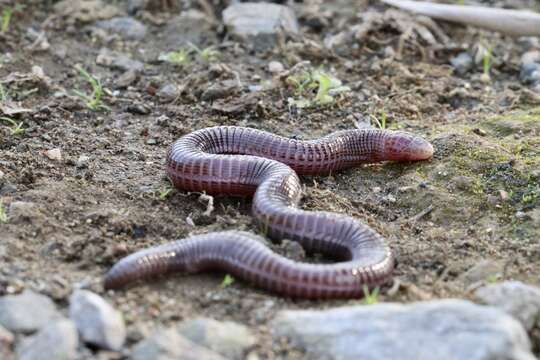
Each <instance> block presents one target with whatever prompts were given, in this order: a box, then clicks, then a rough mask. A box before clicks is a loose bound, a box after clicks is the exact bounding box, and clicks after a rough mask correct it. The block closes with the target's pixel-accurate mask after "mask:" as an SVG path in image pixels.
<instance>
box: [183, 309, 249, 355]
mask: <svg viewBox="0 0 540 360" xmlns="http://www.w3.org/2000/svg"><path fill="white" fill-rule="evenodd" d="M178 330H179V331H180V334H182V335H183V336H185V337H186V338H187V339H189V340H191V341H193V342H194V343H197V344H199V345H202V346H204V347H207V348H209V349H211V350H213V351H215V352H218V353H220V354H221V355H223V356H225V357H227V358H230V359H243V358H244V356H245V354H246V353H247V352H248V351H249V350H250V349H251V348H252V347H253V346H255V343H256V339H255V336H253V334H252V333H251V332H250V331H249V329H248V328H247V327H245V326H244V325H241V324H237V323H235V322H232V321H224V322H220V321H217V320H213V319H208V318H197V319H193V320H187V321H184V322H182V323H181V324H180V325H179V327H178Z"/></svg>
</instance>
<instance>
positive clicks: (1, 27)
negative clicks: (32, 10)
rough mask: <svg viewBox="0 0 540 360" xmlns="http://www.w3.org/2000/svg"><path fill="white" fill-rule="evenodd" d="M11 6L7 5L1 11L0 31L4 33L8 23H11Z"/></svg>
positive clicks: (7, 28)
mask: <svg viewBox="0 0 540 360" xmlns="http://www.w3.org/2000/svg"><path fill="white" fill-rule="evenodd" d="M13 10H14V9H13V8H11V7H7V8H5V9H4V11H2V16H1V17H0V33H1V34H5V33H6V32H7V31H8V30H9V24H10V23H11V17H12V15H13Z"/></svg>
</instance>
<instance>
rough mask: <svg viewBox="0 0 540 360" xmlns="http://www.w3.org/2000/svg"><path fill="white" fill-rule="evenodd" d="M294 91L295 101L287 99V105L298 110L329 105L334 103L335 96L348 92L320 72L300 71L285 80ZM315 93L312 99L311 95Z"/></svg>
mask: <svg viewBox="0 0 540 360" xmlns="http://www.w3.org/2000/svg"><path fill="white" fill-rule="evenodd" d="M285 82H286V83H287V84H289V85H290V86H291V87H293V89H294V94H295V96H296V97H298V98H297V99H293V98H289V100H288V101H289V104H291V105H294V106H296V107H298V108H307V107H311V106H313V105H329V104H332V103H334V102H335V96H336V95H339V94H341V93H345V92H347V91H350V88H349V87H347V86H343V85H342V83H341V80H339V79H337V78H336V77H334V76H332V75H330V74H328V73H326V72H324V71H322V70H311V71H301V72H299V73H297V74H293V75H290V76H288V77H287V79H286V80H285ZM315 90H317V91H316V94H315V96H314V97H313V95H312V93H313V92H314V91H315Z"/></svg>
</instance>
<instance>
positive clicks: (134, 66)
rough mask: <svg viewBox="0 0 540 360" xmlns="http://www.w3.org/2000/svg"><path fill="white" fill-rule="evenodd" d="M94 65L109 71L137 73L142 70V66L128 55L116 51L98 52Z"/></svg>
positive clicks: (103, 50) (104, 50)
mask: <svg viewBox="0 0 540 360" xmlns="http://www.w3.org/2000/svg"><path fill="white" fill-rule="evenodd" d="M96 63H97V64H99V65H103V66H106V67H110V68H111V69H118V70H122V71H134V72H139V71H142V70H143V69H144V64H143V63H142V62H140V61H138V60H133V59H131V58H130V57H129V56H128V55H126V54H122V53H119V52H116V51H110V50H108V49H105V48H103V49H101V51H100V52H99V54H98V56H97V58H96Z"/></svg>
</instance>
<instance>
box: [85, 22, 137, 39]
mask: <svg viewBox="0 0 540 360" xmlns="http://www.w3.org/2000/svg"><path fill="white" fill-rule="evenodd" d="M96 27H98V28H99V29H103V30H106V31H108V32H110V33H115V34H118V35H120V36H121V37H122V38H123V39H124V40H142V39H143V38H144V37H145V36H146V26H145V25H144V24H143V23H141V22H140V21H138V20H135V19H133V18H131V17H124V16H120V17H115V18H112V19H108V20H102V21H98V22H97V23H96Z"/></svg>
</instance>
